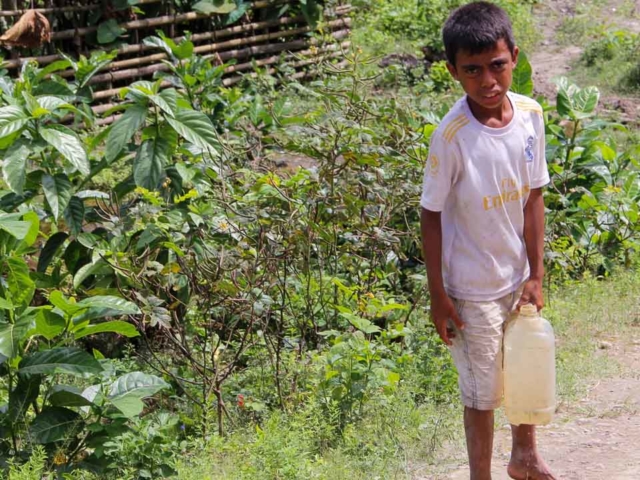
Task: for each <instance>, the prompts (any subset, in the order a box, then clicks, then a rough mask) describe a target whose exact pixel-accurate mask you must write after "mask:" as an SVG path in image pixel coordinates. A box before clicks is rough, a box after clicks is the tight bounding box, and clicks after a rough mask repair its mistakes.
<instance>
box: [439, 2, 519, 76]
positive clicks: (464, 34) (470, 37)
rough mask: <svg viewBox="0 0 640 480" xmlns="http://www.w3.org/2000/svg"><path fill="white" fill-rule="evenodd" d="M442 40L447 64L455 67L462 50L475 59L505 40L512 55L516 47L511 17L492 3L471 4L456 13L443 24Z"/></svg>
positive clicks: (455, 11)
mask: <svg viewBox="0 0 640 480" xmlns="http://www.w3.org/2000/svg"><path fill="white" fill-rule="evenodd" d="M442 39H443V41H444V49H445V52H446V54H447V60H448V61H449V63H450V64H452V65H454V66H455V64H456V54H457V53H458V52H459V51H460V50H464V51H466V52H469V53H470V54H471V55H475V54H478V53H482V52H484V51H486V50H488V49H490V48H492V47H494V46H495V45H496V43H498V41H499V40H501V39H504V41H505V42H506V43H507V46H508V47H509V50H510V51H511V53H512V54H513V53H514V52H515V45H516V43H515V40H514V38H513V30H512V28H511V20H510V19H509V15H507V13H506V12H505V11H504V10H503V9H501V8H500V7H498V6H497V5H494V4H493V3H489V2H473V3H468V4H467V5H463V6H462V7H460V8H458V9H456V10H454V11H453V13H452V14H451V15H450V16H449V18H448V19H447V21H446V23H445V24H444V28H443V29H442Z"/></svg>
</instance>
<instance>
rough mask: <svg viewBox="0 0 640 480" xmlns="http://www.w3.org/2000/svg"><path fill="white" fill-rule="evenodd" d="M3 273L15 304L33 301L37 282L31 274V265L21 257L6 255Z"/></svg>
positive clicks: (26, 303) (27, 303) (25, 303)
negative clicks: (32, 278)
mask: <svg viewBox="0 0 640 480" xmlns="http://www.w3.org/2000/svg"><path fill="white" fill-rule="evenodd" d="M2 273H3V274H4V277H5V280H6V283H7V285H8V287H9V288H8V290H9V294H10V295H11V301H12V302H13V304H14V305H24V306H27V305H29V303H31V299H32V298H33V294H34V293H35V290H36V284H35V282H34V281H33V280H31V277H30V276H29V266H28V265H27V263H26V262H25V261H24V260H23V259H22V258H19V257H6V258H5V259H4V260H3V261H2Z"/></svg>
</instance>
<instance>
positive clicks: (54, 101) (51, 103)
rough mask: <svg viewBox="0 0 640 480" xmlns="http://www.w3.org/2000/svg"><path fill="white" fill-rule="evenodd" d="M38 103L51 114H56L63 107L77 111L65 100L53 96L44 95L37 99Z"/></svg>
mask: <svg viewBox="0 0 640 480" xmlns="http://www.w3.org/2000/svg"><path fill="white" fill-rule="evenodd" d="M36 101H37V102H38V105H40V107H42V108H44V109H45V110H48V111H50V112H54V111H55V110H57V109H59V108H63V107H64V108H66V109H70V110H76V108H75V107H74V106H73V105H71V104H70V103H69V102H67V101H66V100H65V99H64V98H60V97H55V96H53V95H42V96H41V97H37V98H36Z"/></svg>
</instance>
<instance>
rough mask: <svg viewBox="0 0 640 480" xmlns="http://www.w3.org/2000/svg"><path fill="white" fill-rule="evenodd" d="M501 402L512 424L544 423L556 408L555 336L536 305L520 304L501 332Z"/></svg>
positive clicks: (548, 420)
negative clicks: (502, 392)
mask: <svg viewBox="0 0 640 480" xmlns="http://www.w3.org/2000/svg"><path fill="white" fill-rule="evenodd" d="M503 370H504V406H505V413H506V415H507V419H508V420H509V423H511V424H512V425H521V424H524V425H546V424H547V423H549V422H550V421H551V418H552V417H553V414H554V412H555V409H556V361H555V337H554V335H553V328H552V327H551V324H550V323H549V322H548V321H547V320H545V319H544V318H542V317H541V316H540V314H539V313H538V310H537V308H536V306H535V305H530V304H529V305H522V306H521V307H520V313H519V314H518V315H517V316H516V318H515V319H513V320H511V321H510V322H509V323H508V324H507V327H506V330H505V334H504V369H503Z"/></svg>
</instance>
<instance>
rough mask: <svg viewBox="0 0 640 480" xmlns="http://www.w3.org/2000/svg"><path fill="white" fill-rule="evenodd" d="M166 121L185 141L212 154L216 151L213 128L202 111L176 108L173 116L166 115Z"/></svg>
mask: <svg viewBox="0 0 640 480" xmlns="http://www.w3.org/2000/svg"><path fill="white" fill-rule="evenodd" d="M167 122H169V124H170V125H171V126H172V127H173V128H174V130H175V131H176V132H178V134H179V135H180V136H182V137H184V138H185V139H187V141H189V142H191V143H193V144H194V145H197V146H198V147H200V148H202V149H204V150H207V151H208V152H210V153H212V154H216V153H217V147H218V140H217V138H216V133H215V129H214V127H213V124H212V123H211V120H209V117H207V116H206V115H205V114H204V113H202V112H198V111H195V110H187V109H183V108H181V109H178V110H176V112H175V117H174V118H170V117H167Z"/></svg>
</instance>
